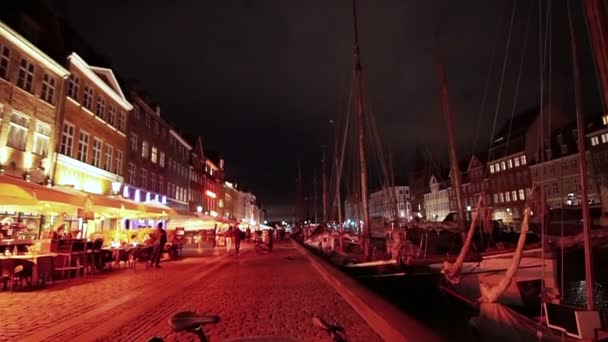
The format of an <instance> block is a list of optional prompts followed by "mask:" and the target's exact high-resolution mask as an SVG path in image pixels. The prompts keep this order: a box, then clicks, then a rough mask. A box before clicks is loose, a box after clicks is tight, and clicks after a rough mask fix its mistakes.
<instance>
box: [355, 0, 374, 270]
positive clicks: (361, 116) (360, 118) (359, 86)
mask: <svg viewBox="0 0 608 342" xmlns="http://www.w3.org/2000/svg"><path fill="white" fill-rule="evenodd" d="M353 27H354V34H355V37H354V38H355V41H354V43H355V44H354V49H353V57H354V67H355V70H354V71H355V83H356V84H355V88H354V89H355V91H356V94H355V96H356V101H357V126H358V130H359V169H360V170H359V171H360V172H361V179H360V182H361V193H360V194H361V204H362V208H361V209H362V210H363V229H362V231H363V234H362V235H363V238H362V242H363V255H364V258H365V260H368V259H369V257H370V256H371V245H370V228H371V227H370V220H369V204H368V197H367V196H368V195H367V158H366V156H365V150H366V148H365V147H366V146H365V105H364V97H363V75H362V71H363V70H362V67H361V54H360V49H359V29H358V23H357V1H356V0H353Z"/></svg>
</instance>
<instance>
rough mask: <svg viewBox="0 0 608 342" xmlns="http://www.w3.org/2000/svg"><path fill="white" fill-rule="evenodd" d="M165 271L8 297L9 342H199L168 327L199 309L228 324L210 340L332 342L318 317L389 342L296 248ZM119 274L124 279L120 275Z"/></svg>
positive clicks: (5, 336) (190, 260)
mask: <svg viewBox="0 0 608 342" xmlns="http://www.w3.org/2000/svg"><path fill="white" fill-rule="evenodd" d="M188 254H189V255H190V256H189V257H187V258H185V259H183V260H180V261H174V262H165V263H164V264H163V267H162V268H161V269H152V268H151V269H148V270H146V269H145V268H144V267H139V268H138V270H137V271H136V272H133V271H131V270H121V271H114V272H112V273H110V274H100V275H94V276H90V277H87V278H85V279H82V280H75V281H70V282H63V283H61V282H59V283H56V284H51V285H49V286H48V287H47V288H46V289H43V290H39V291H33V292H18V293H13V294H10V293H0V301H1V302H2V303H3V308H4V310H3V313H2V316H3V319H2V320H0V332H1V333H0V340H2V341H19V340H24V341H26V340H30V341H34V340H35V341H67V340H77V341H117V340H121V341H146V340H147V339H148V338H150V337H152V336H159V337H162V338H164V339H165V340H166V341H183V340H186V341H188V340H193V339H192V338H193V336H189V335H188V334H186V333H174V332H172V331H171V329H170V327H169V325H168V323H167V321H168V318H169V317H170V316H171V315H172V314H173V313H176V312H179V311H185V310H192V311H197V312H199V313H203V314H214V315H219V316H220V317H221V321H220V322H219V323H218V324H217V325H215V326H208V327H206V328H205V331H206V333H207V335H208V336H209V337H210V338H211V341H222V340H224V339H227V338H233V337H241V336H260V335H271V336H287V337H293V338H296V339H299V340H302V341H329V340H331V339H329V338H328V336H327V335H326V334H325V333H324V332H322V331H321V330H319V329H318V328H316V327H315V326H314V325H313V324H312V321H311V319H312V317H313V315H318V316H321V317H323V318H324V319H325V320H327V321H329V322H330V323H334V322H335V323H336V324H339V325H340V326H342V327H344V328H345V330H346V333H347V335H348V338H349V341H380V340H381V338H380V337H379V336H378V335H377V334H376V333H375V332H374V331H373V330H372V328H371V327H370V326H368V324H367V323H366V322H365V321H364V320H363V319H362V318H361V316H359V314H357V312H355V311H354V309H353V308H352V307H351V306H350V305H349V304H348V303H347V302H346V301H345V300H344V299H343V298H342V296H340V294H338V292H336V290H335V289H334V288H333V287H331V286H330V285H329V284H328V283H327V282H326V281H325V280H324V279H323V277H322V276H321V275H320V274H319V273H318V272H317V271H316V270H315V269H314V268H313V266H312V265H311V264H310V262H309V261H308V260H307V258H306V257H305V256H303V255H302V254H300V253H299V252H298V251H297V250H296V249H294V248H293V245H292V244H291V243H290V242H283V243H280V244H278V245H277V248H276V250H275V252H273V253H271V254H266V255H256V254H255V253H254V252H253V251H251V250H248V248H247V247H246V248H245V251H244V252H243V253H242V254H241V255H240V256H238V257H237V256H234V255H230V256H228V255H226V253H225V251H224V250H223V249H215V250H214V251H213V252H211V253H210V252H205V253H202V254H199V253H188ZM116 273H118V274H116Z"/></svg>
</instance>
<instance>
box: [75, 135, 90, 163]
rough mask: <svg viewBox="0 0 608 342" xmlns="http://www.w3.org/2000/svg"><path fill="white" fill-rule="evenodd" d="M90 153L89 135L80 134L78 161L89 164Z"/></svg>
mask: <svg viewBox="0 0 608 342" xmlns="http://www.w3.org/2000/svg"><path fill="white" fill-rule="evenodd" d="M88 152H89V135H88V134H87V133H84V132H80V136H79V139H78V153H77V155H76V159H78V160H80V161H81V162H85V163H86V162H87V154H88Z"/></svg>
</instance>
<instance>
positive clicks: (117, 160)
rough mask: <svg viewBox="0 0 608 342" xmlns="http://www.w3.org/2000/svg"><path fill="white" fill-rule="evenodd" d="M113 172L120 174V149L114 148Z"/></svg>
mask: <svg viewBox="0 0 608 342" xmlns="http://www.w3.org/2000/svg"><path fill="white" fill-rule="evenodd" d="M114 173H115V174H117V175H119V176H120V175H122V151H120V150H116V162H115V163H114Z"/></svg>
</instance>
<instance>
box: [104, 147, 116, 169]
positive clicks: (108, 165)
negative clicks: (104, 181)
mask: <svg viewBox="0 0 608 342" xmlns="http://www.w3.org/2000/svg"><path fill="white" fill-rule="evenodd" d="M112 154H114V147H112V145H107V144H106V160H105V163H104V166H103V169H104V170H106V171H112Z"/></svg>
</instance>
